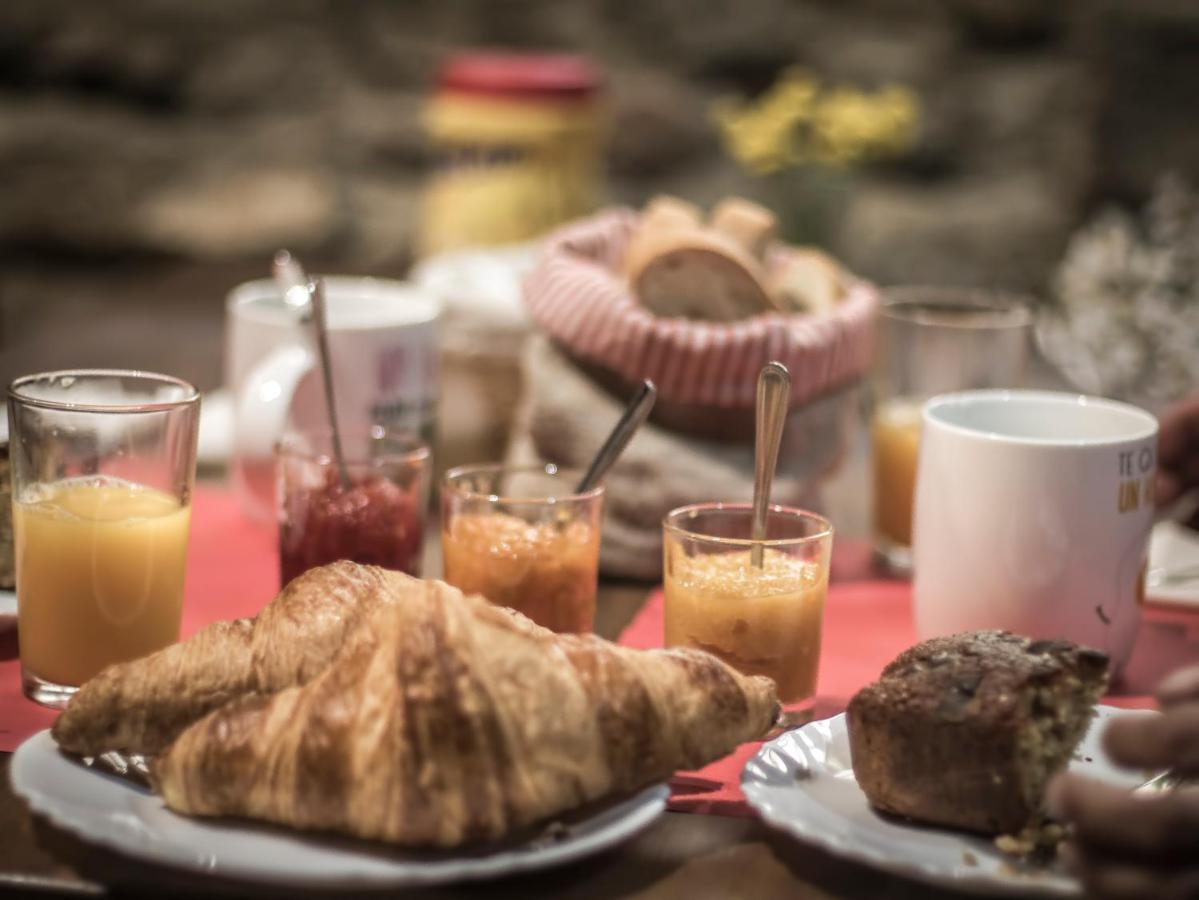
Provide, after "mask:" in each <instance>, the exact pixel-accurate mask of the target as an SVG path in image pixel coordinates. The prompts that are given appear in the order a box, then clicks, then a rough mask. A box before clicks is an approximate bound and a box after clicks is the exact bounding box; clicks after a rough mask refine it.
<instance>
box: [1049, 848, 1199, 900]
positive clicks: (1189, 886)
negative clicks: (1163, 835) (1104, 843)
mask: <svg viewBox="0 0 1199 900" xmlns="http://www.w3.org/2000/svg"><path fill="white" fill-rule="evenodd" d="M1058 854H1059V856H1060V858H1061V860H1062V862H1063V863H1064V864H1065V866H1066V868H1067V869H1069V870H1070V871H1071V872H1073V873H1074V874H1075V875H1076V876H1078V880H1079V881H1081V882H1082V884H1083V887H1084V888H1085V889H1086V893H1087V896H1088V897H1098V898H1102V900H1143V898H1146V897H1153V898H1156V900H1190V898H1194V897H1197V896H1199V870H1197V869H1195V868H1192V867H1189V866H1187V865H1185V864H1184V865H1183V866H1182V867H1179V868H1174V867H1166V868H1163V867H1161V866H1137V865H1134V864H1131V863H1125V862H1112V861H1110V860H1108V859H1106V858H1104V857H1102V856H1096V855H1094V854H1091V853H1088V852H1087V851H1086V850H1085V849H1084V848H1082V847H1079V846H1078V845H1077V844H1063V845H1062V846H1061V847H1059V848H1058Z"/></svg>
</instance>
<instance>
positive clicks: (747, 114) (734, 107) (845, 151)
mask: <svg viewBox="0 0 1199 900" xmlns="http://www.w3.org/2000/svg"><path fill="white" fill-rule="evenodd" d="M712 115H713V118H714V120H715V121H716V124H717V126H718V127H719V129H720V133H721V136H722V138H723V139H724V143H725V146H726V147H727V149H728V152H729V153H730V155H732V157H733V158H734V159H736V160H737V161H738V162H739V163H740V164H741V165H743V166H744V167H745V168H746V169H748V170H749V171H751V172H753V173H754V174H758V175H766V174H770V173H772V172H777V171H780V170H783V169H789V168H794V167H797V166H802V165H811V164H817V165H826V166H835V167H847V166H852V165H855V164H857V163H860V162H865V161H868V160H871V159H879V158H883V157H887V156H894V155H897V154H899V153H902V152H903V151H904V150H906V149H907V148H908V147H910V146H911V145H912V143H913V142H914V141H915V139H916V133H917V128H918V126H919V121H920V102H919V99H918V98H917V97H916V95H915V94H914V93H913V92H912V91H911V90H909V89H908V88H906V87H902V86H900V85H888V86H886V87H883V88H880V89H879V90H877V91H873V92H868V91H863V90H860V89H858V88H853V87H844V86H840V87H826V86H822V85H821V84H820V82H819V81H817V80H816V79H815V78H813V77H812V76H811V75H810V74H809V73H807V72H806V71H804V70H803V69H799V68H790V69H787V70H785V71H784V72H783V74H782V75H781V76H780V77H779V79H778V81H777V82H775V84H774V85H773V86H771V87H770V89H769V90H767V91H766V92H765V93H764V94H762V95H761V96H760V97H758V98H757V99H756V100H754V101H752V102H749V103H747V102H744V101H741V100H735V99H731V98H723V99H721V100H718V101H717V102H716V103H715V104H714V106H713V109H712Z"/></svg>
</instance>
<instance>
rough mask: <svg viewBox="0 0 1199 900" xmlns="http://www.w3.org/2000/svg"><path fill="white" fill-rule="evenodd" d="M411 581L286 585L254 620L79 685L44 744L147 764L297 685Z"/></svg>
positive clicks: (343, 570)
mask: <svg viewBox="0 0 1199 900" xmlns="http://www.w3.org/2000/svg"><path fill="white" fill-rule="evenodd" d="M416 584H418V582H417V580H416V579H414V578H409V577H408V576H406V575H401V574H399V573H395V572H388V571H385V570H383V569H378V568H372V567H369V566H359V565H356V564H354V563H349V562H338V563H333V564H332V565H328V566H323V567H321V568H319V569H312V570H309V571H308V572H305V573H304V574H303V575H300V576H299V577H297V578H296V579H294V580H293V581H292V582H291V583H290V584H288V585H287V587H285V588H284V589H283V591H282V592H281V593H280V594H279V595H278V596H277V597H276V598H275V599H274V600H272V601H271V602H270V603H269V604H267V606H266V607H264V608H263V610H262V611H261V612H260V613H259V614H258V616H257V617H256V618H253V619H236V620H234V621H229V622H215V623H213V624H212V625H209V626H208V627H207V628H205V629H203V630H202V631H200V632H198V633H196V634H195V635H193V636H192V637H191V638H189V639H188V640H186V641H183V642H182V643H179V644H173V645H172V646H170V647H166V648H165V649H163V650H159V651H158V652H156V653H152V654H150V655H149V656H144V657H142V658H141V659H136V660H133V661H131V662H127V663H118V664H116V665H113V666H109V667H108V668H106V669H104V670H103V671H102V672H100V673H99V674H98V675H96V677H94V678H92V679H91V680H89V681H88V682H86V683H85V684H84V685H83V686H82V687H81V688H80V689H79V691H78V692H77V693H76V694H75V696H74V697H73V698H72V699H71V702H70V703H69V704H68V705H67V708H66V710H65V711H64V712H63V713H62V715H61V716H59V717H58V721H57V722H55V724H54V728H53V731H52V734H53V736H54V739H55V740H56V741H57V742H58V745H59V746H60V747H61V748H62V749H64V750H66V751H68V752H71V753H79V754H81V755H84V756H95V755H97V754H99V753H103V752H105V751H108V750H120V751H123V752H127V753H142V754H147V755H149V754H154V753H157V752H159V751H160V750H162V749H163V748H164V747H166V746H167V745H168V744H170V742H171V741H172V740H174V739H175V737H176V735H178V734H179V732H180V731H182V730H183V729H184V728H186V727H187V726H188V725H190V724H191V723H192V722H194V721H196V720H197V719H199V718H201V717H202V716H204V715H205V714H207V713H208V712H210V711H212V710H214V709H217V708H218V707H221V706H224V705H225V704H226V703H228V702H229V701H230V700H233V699H235V698H237V697H241V696H244V695H246V694H251V693H257V692H262V693H273V692H274V691H277V690H280V689H282V688H285V687H290V686H291V685H294V684H304V683H305V682H307V681H308V680H309V679H311V678H313V677H314V676H316V675H317V674H319V673H320V672H321V671H323V670H324V669H325V668H326V667H327V666H328V665H329V662H330V660H332V658H333V656H334V655H335V654H336V653H337V652H338V651H339V650H340V649H342V646H343V644H344V642H345V640H346V638H347V636H348V635H351V634H352V633H353V631H354V626H355V625H356V624H357V623H358V621H359V620H360V619H361V618H362V616H363V614H364V613H365V612H366V611H368V610H371V609H374V608H375V607H377V606H378V605H380V604H382V603H391V602H395V601H397V600H399V599H402V597H403V594H404V591H405V590H408V589H410V588H411V586H412V585H416Z"/></svg>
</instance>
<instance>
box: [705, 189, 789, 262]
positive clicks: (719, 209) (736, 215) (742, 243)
mask: <svg viewBox="0 0 1199 900" xmlns="http://www.w3.org/2000/svg"><path fill="white" fill-rule="evenodd" d="M712 228H713V229H714V230H715V231H717V232H719V233H720V234H723V235H724V236H725V237H727V238H729V239H730V240H732V241H733V242H734V243H736V244H737V245H738V246H739V247H740V248H741V249H742V250H744V251H745V252H746V253H748V254H749V255H750V256H751V257H753V259H755V260H756V261H758V262H759V263H761V262H763V261H764V260H765V259H766V251H767V250H768V249H769V247H770V245H771V244H772V243H774V241H775V240H777V238H778V223H777V222H776V221H775V218H774V214H773V213H772V212H771V211H770V210H768V209H767V208H766V207H764V206H761V205H759V204H757V203H753V202H751V201H749V200H744V199H742V198H741V197H725V198H724V199H723V200H721V201H720V202H719V203H717V204H716V207H715V208H714V209H713V210H712Z"/></svg>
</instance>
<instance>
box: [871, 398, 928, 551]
mask: <svg viewBox="0 0 1199 900" xmlns="http://www.w3.org/2000/svg"><path fill="white" fill-rule="evenodd" d="M922 406H923V404H922V403H921V402H920V401H912V400H893V401H891V402H890V403H887V404H885V405H884V406H882V407H880V409H879V410H878V412H877V413H876V414H875V416H874V428H873V433H874V531H875V534H876V535H877V536H878V537H881V538H883V539H884V540H886V541H889V542H890V543H892V544H896V545H898V546H901V547H910V546H911V545H912V499H913V497H914V496H915V494H916V460H917V458H918V456H919V452H920V411H921V408H922Z"/></svg>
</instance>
